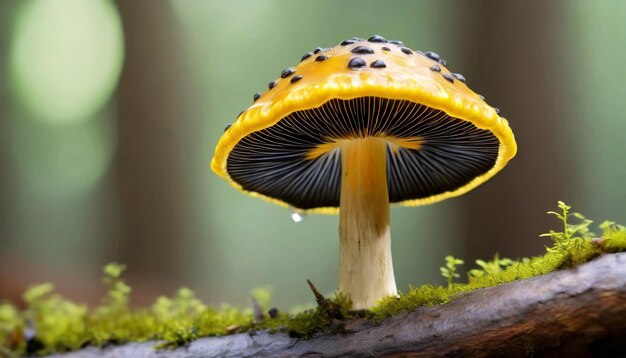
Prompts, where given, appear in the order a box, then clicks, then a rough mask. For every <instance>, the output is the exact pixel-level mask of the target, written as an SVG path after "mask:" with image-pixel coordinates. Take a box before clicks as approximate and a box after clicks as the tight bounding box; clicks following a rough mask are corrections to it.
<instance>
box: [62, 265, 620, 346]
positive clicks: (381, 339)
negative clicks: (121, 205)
mask: <svg viewBox="0 0 626 358" xmlns="http://www.w3.org/2000/svg"><path fill="white" fill-rule="evenodd" d="M344 323H345V327H344V328H345V330H344V332H343V333H341V334H328V335H319V336H316V337H313V338H311V339H308V340H304V339H297V338H292V337H289V336H288V335H287V334H285V333H277V334H270V333H268V332H255V333H244V334H236V335H231V336H225V337H213V338H203V339H199V340H197V341H194V342H192V343H191V344H190V345H188V346H187V347H184V348H179V349H175V350H166V351H156V350H154V348H153V347H154V346H155V344H157V342H146V343H133V344H127V345H124V346H118V347H111V348H107V349H98V348H86V349H83V350H81V351H77V352H72V353H66V354H63V355H57V357H66V358H70V357H137V358H141V357H150V358H154V357H163V358H165V357H167V358H170V357H385V356H390V357H399V356H401V357H407V356H408V357H438V356H444V357H467V356H471V357H492V356H506V357H526V356H533V357H538V356H540V357H543V356H545V357H623V356H626V253H619V254H607V255H604V256H601V257H599V258H597V259H595V260H593V261H591V262H588V263H586V264H584V265H581V266H579V267H577V268H574V269H569V270H564V271H559V272H554V273H551V274H548V275H544V276H539V277H534V278H530V279H526V280H521V281H517V282H513V283H510V284H507V285H502V286H498V287H492V288H487V289H482V290H478V291H474V292H471V293H468V294H465V295H463V296H462V297H460V298H458V299H456V300H454V301H452V302H450V303H448V304H446V305H442V306H435V307H422V308H419V309H417V310H415V311H412V312H408V313H405V314H400V315H398V316H395V317H392V318H389V319H387V320H385V321H383V322H381V323H379V324H374V323H372V322H370V321H368V320H365V319H354V320H349V321H345V322H344Z"/></svg>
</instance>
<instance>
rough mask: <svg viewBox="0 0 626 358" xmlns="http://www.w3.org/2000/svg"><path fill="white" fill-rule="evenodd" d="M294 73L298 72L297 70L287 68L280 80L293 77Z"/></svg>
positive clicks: (281, 74)
mask: <svg viewBox="0 0 626 358" xmlns="http://www.w3.org/2000/svg"><path fill="white" fill-rule="evenodd" d="M294 72H296V70H294V69H293V67H289V68H285V69H284V70H283V72H281V73H280V78H287V77H289V76H291V75H293V73H294Z"/></svg>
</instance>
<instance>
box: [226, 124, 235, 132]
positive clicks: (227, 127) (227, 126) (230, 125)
mask: <svg viewBox="0 0 626 358" xmlns="http://www.w3.org/2000/svg"><path fill="white" fill-rule="evenodd" d="M232 126H233V125H232V124H228V125H226V127H224V132H226V131H227V130H228V129H229V128H230V127H232Z"/></svg>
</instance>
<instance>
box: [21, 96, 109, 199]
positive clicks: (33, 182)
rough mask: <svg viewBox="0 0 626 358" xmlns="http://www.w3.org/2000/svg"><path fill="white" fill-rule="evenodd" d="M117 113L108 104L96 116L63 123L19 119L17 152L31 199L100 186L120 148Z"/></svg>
mask: <svg viewBox="0 0 626 358" xmlns="http://www.w3.org/2000/svg"><path fill="white" fill-rule="evenodd" d="M113 113H114V110H113V109H112V108H107V109H106V110H105V111H103V113H102V114H101V115H100V116H98V117H97V118H94V120H91V121H88V122H80V123H74V124H72V125H65V126H62V127H59V126H52V125H47V126H48V128H42V127H41V126H42V125H43V126H45V125H46V124H42V123H38V122H32V121H20V122H18V121H15V122H14V125H15V128H13V131H12V132H13V136H12V137H11V151H12V152H13V153H14V160H15V169H16V174H17V177H18V178H19V182H20V185H21V186H22V187H23V189H24V192H25V193H28V195H29V197H31V198H36V197H38V198H51V199H55V200H58V199H66V198H69V197H73V196H75V195H80V194H83V193H85V192H86V191H88V190H90V189H92V188H93V187H94V186H96V185H97V184H98V183H99V182H100V180H101V179H102V178H103V177H104V176H105V174H106V173H107V172H108V170H109V168H110V166H111V162H112V160H113V156H114V152H115V144H116V143H115V142H116V140H115V135H116V130H115V126H114V121H112V120H111V116H112V115H113Z"/></svg>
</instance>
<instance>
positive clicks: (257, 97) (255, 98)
mask: <svg viewBox="0 0 626 358" xmlns="http://www.w3.org/2000/svg"><path fill="white" fill-rule="evenodd" d="M259 98H261V94H260V93H255V94H254V96H252V100H253V101H254V102H256V100H257V99H259Z"/></svg>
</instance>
